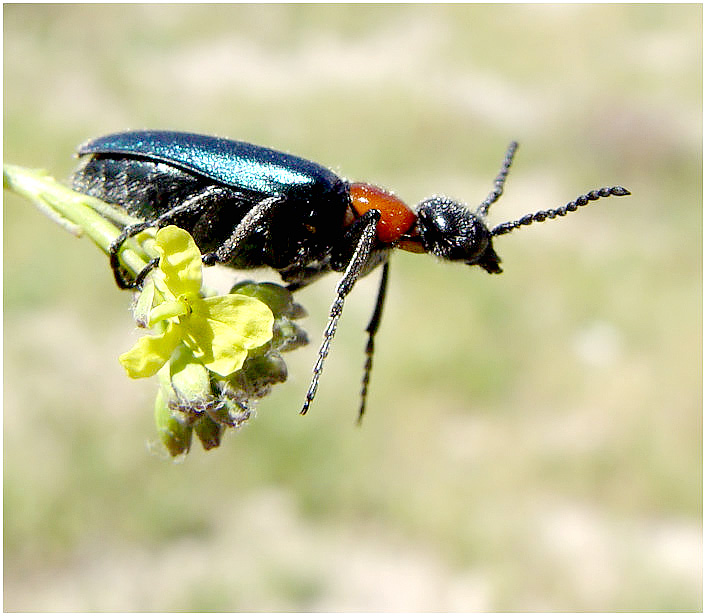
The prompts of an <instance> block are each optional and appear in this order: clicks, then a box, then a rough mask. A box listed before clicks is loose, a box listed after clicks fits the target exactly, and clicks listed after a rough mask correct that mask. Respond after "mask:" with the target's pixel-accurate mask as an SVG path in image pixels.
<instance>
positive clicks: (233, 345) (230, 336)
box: [182, 294, 274, 376]
mask: <svg viewBox="0 0 706 616" xmlns="http://www.w3.org/2000/svg"><path fill="white" fill-rule="evenodd" d="M273 324H274V316H273V315H272V311H271V310H270V309H269V308H268V307H267V305H266V304H263V303H262V302H261V301H259V300H256V299H254V298H252V297H246V296H244V295H238V294H230V295H221V296H218V297H208V298H206V299H204V300H200V299H199V300H196V301H193V302H192V313H191V315H190V316H189V317H188V318H186V319H183V320H182V326H183V328H184V330H186V331H188V339H187V337H186V336H185V343H186V344H187V345H189V347H190V348H191V349H192V351H193V352H194V355H195V356H196V357H199V358H200V360H201V361H202V362H203V364H204V365H205V366H206V367H207V368H208V369H209V370H211V371H213V372H215V373H216V374H219V375H221V376H227V375H229V374H231V373H233V372H235V371H236V370H240V368H242V366H243V362H244V361H245V358H246V357H247V352H248V349H253V348H256V347H259V346H262V345H263V344H265V343H266V342H268V341H269V340H271V339H272V326H273Z"/></svg>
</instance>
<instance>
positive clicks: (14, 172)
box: [3, 165, 150, 275]
mask: <svg viewBox="0 0 706 616" xmlns="http://www.w3.org/2000/svg"><path fill="white" fill-rule="evenodd" d="M3 186H4V188H6V189H9V190H12V191H14V192H16V193H18V194H20V195H22V196H24V197H26V198H27V199H29V200H30V201H32V202H33V203H34V204H35V205H36V206H37V207H38V208H39V209H40V210H41V211H42V212H43V213H44V214H46V215H47V216H49V217H50V218H51V219H52V220H54V221H55V222H56V223H58V224H59V225H61V226H62V227H64V228H65V229H66V230H67V231H69V232H70V233H72V234H74V235H76V236H78V237H80V236H82V235H84V234H85V235H87V236H88V237H89V238H90V239H91V240H92V241H93V242H94V243H95V244H96V246H98V247H99V248H100V249H101V250H102V251H103V252H104V253H106V254H108V253H109V252H110V245H111V244H112V242H113V241H114V240H115V239H116V238H117V237H118V236H119V235H120V228H121V227H123V226H126V225H130V224H134V223H136V222H139V220H138V219H137V218H134V217H132V216H129V215H128V214H126V213H125V212H124V211H121V210H119V209H117V208H115V207H112V206H111V205H109V204H107V203H105V202H103V201H100V200H99V199H95V198H94V197H89V196H88V195H83V194H80V193H77V192H74V191H73V190H70V189H69V188H67V187H66V186H64V185H62V184H60V183H59V182H57V181H56V180H55V179H54V178H52V177H51V176H50V175H49V174H48V173H47V172H46V171H43V170H41V169H26V168H24V167H18V166H16V165H4V166H3ZM111 221H112V222H111ZM114 223H117V224H119V225H120V228H119V227H118V226H116V225H115V224H114ZM126 244H127V242H126ZM149 259H150V255H148V254H147V253H146V252H145V251H144V250H142V248H141V247H140V246H139V245H138V244H137V243H136V242H130V244H129V246H126V247H125V248H124V249H123V250H121V252H120V260H121V262H122V263H123V265H124V266H125V267H126V268H128V269H129V270H131V272H132V273H133V274H134V275H137V274H138V273H139V272H140V271H142V268H144V267H145V265H147V263H148V261H149Z"/></svg>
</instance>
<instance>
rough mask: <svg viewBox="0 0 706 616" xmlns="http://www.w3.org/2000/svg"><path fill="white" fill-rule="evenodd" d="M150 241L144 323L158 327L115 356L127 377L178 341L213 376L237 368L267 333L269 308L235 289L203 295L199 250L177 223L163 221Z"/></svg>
mask: <svg viewBox="0 0 706 616" xmlns="http://www.w3.org/2000/svg"><path fill="white" fill-rule="evenodd" d="M155 241H156V246H155V247H156V250H157V251H158V253H159V255H160V260H159V266H158V269H157V270H156V271H155V272H154V274H153V275H152V280H151V281H148V282H147V283H146V285H145V292H146V293H150V294H154V300H153V304H154V305H153V307H152V309H151V310H150V311H149V322H148V325H149V326H150V327H152V328H157V329H159V330H161V331H160V333H158V334H155V335H147V336H143V337H142V338H140V339H139V340H138V341H137V343H136V344H135V346H134V347H133V348H132V349H130V350H129V351H128V352H127V353H124V354H123V355H121V356H120V363H121V364H122V365H123V367H124V368H125V370H126V371H127V373H128V375H129V376H131V377H132V378H141V377H148V376H152V375H154V374H156V372H157V371H158V370H159V369H160V368H161V367H162V366H163V365H164V364H165V363H166V362H167V361H169V358H170V357H171V356H172V353H173V352H174V350H175V349H176V348H177V346H178V345H179V344H184V345H185V346H186V347H187V348H188V349H189V350H190V351H191V353H192V354H193V356H194V358H195V359H196V360H197V361H198V362H200V363H202V364H203V365H204V366H205V367H206V368H207V369H208V370H210V371H211V372H215V373H216V374H217V375H219V376H223V377H225V376H228V375H229V374H232V373H233V372H236V371H238V370H240V368H241V367H242V366H243V362H244V361H245V359H246V357H247V354H248V350H250V349H254V348H257V347H259V346H262V345H263V344H265V343H266V342H268V341H269V340H270V339H271V338H272V326H273V323H274V316H273V314H272V311H271V310H270V308H269V307H268V306H267V305H266V304H264V303H263V302H261V301H259V300H258V299H255V298H253V297H248V296H246V295H241V294H238V293H232V294H229V295H219V296H214V297H205V298H204V297H203V295H202V293H201V282H202V276H201V268H202V265H201V253H200V252H199V249H198V247H197V246H196V244H195V243H194V240H193V239H192V237H191V236H190V235H189V234H188V233H187V232H186V231H184V230H183V229H180V228H179V227H175V226H173V225H172V226H168V227H164V228H163V229H160V230H159V231H158V232H157V236H156V238H155ZM150 285H154V287H150Z"/></svg>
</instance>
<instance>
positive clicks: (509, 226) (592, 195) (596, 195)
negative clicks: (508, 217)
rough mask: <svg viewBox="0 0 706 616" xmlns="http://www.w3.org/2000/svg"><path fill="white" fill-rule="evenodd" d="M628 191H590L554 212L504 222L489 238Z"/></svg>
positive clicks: (622, 195)
mask: <svg viewBox="0 0 706 616" xmlns="http://www.w3.org/2000/svg"><path fill="white" fill-rule="evenodd" d="M629 194H630V191H629V190H627V189H626V188H623V187H622V186H611V187H605V188H598V189H596V190H592V191H591V192H589V193H586V194H585V195H579V196H578V197H576V199H574V200H573V201H569V202H568V203H567V204H566V205H563V206H562V207H559V208H557V209H555V210H539V211H538V212H535V213H534V214H526V215H525V216H523V217H522V218H519V219H518V220H513V221H510V222H504V223H502V224H499V225H497V226H495V227H493V228H492V229H491V231H490V235H491V236H496V235H505V234H506V233H510V231H513V230H515V229H518V228H519V227H522V226H524V225H531V224H532V223H533V222H544V221H545V220H546V219H547V218H556V217H557V216H566V215H567V214H568V213H569V212H575V211H576V210H577V209H578V208H579V207H581V206H583V205H586V204H588V203H589V202H590V201H596V200H597V199H600V198H601V197H624V196H625V195H629Z"/></svg>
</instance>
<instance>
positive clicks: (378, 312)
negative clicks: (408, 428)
mask: <svg viewBox="0 0 706 616" xmlns="http://www.w3.org/2000/svg"><path fill="white" fill-rule="evenodd" d="M389 272H390V262H389V261H385V265H383V266H382V276H381V277H380V288H379V289H378V298H377V301H376V302H375V309H374V310H373V316H372V317H370V323H368V327H366V328H365V331H367V332H368V344H367V345H366V346H365V368H363V387H362V389H361V391H360V410H359V411H358V424H361V423H362V422H363V414H364V413H365V403H366V401H367V398H368V384H369V383H370V373H371V372H372V369H373V352H374V351H375V334H376V333H377V331H378V328H379V327H380V320H381V319H382V308H383V306H384V305H385V296H386V295H387V279H388V276H389Z"/></svg>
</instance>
